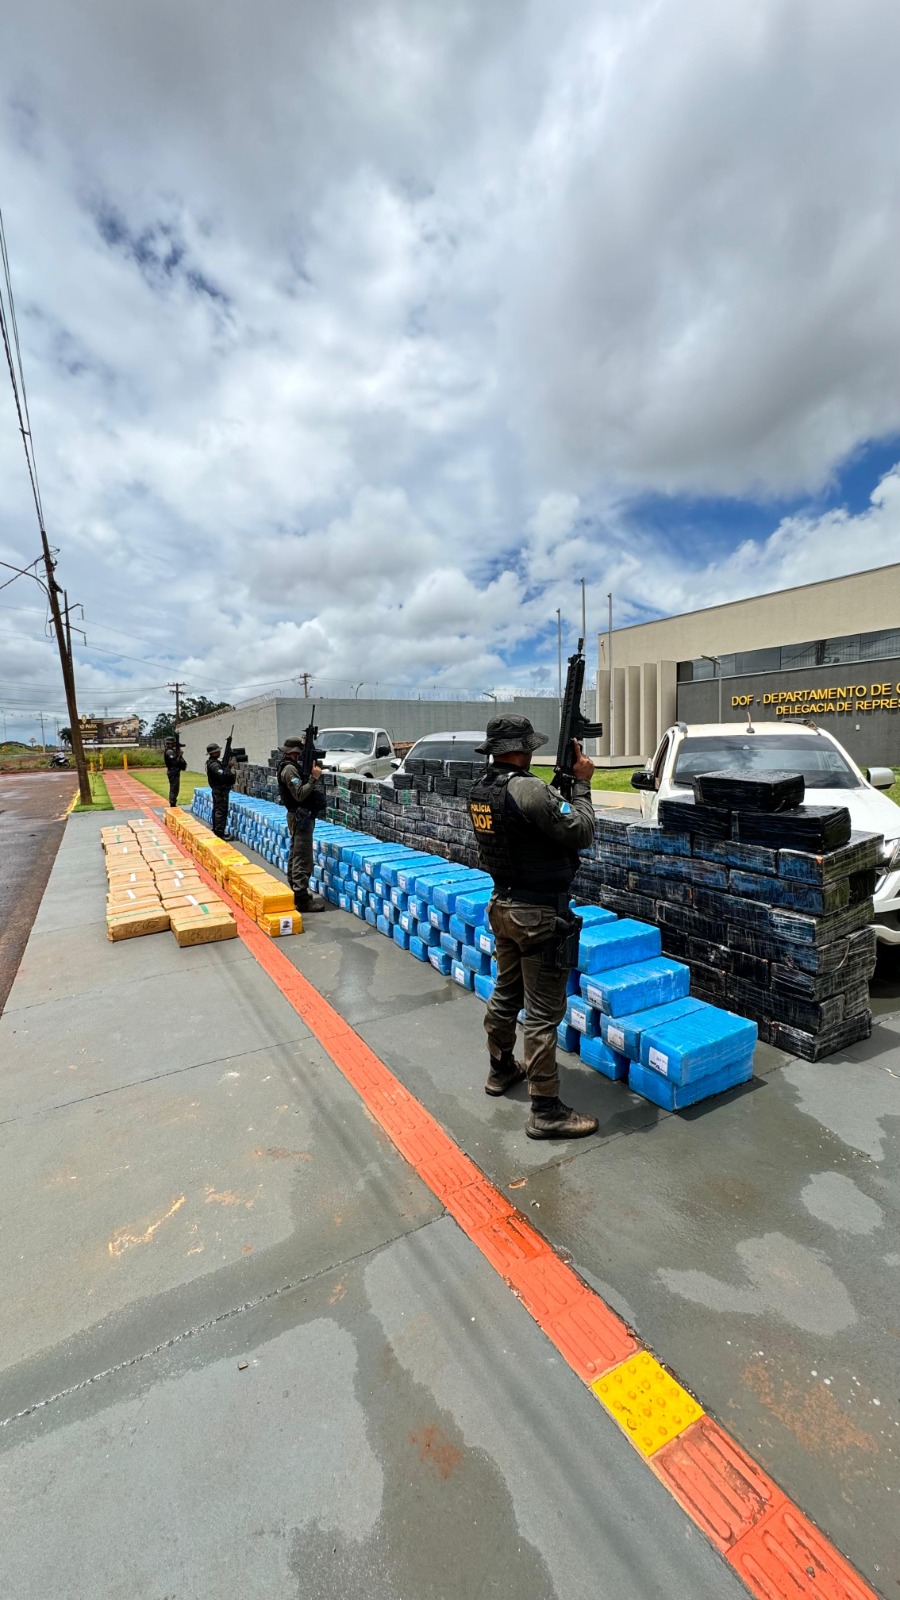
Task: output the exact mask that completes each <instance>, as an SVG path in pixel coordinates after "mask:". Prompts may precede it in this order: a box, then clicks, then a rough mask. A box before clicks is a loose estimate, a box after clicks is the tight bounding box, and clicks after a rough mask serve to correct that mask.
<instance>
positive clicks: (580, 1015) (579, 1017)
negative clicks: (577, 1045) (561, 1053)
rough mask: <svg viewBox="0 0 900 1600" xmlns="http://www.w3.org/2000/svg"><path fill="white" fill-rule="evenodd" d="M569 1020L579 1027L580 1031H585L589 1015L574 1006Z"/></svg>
mask: <svg viewBox="0 0 900 1600" xmlns="http://www.w3.org/2000/svg"><path fill="white" fill-rule="evenodd" d="M569 1021H570V1022H571V1024H572V1027H573V1028H577V1030H578V1032H579V1033H584V1031H585V1029H586V1027H587V1016H586V1014H585V1013H584V1012H583V1011H576V1009H575V1007H574V1006H573V1007H572V1010H571V1012H570V1015H569Z"/></svg>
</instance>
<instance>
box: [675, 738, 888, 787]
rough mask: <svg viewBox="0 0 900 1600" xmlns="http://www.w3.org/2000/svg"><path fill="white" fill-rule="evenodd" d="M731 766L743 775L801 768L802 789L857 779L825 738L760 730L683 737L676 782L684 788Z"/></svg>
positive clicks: (849, 784)
mask: <svg viewBox="0 0 900 1600" xmlns="http://www.w3.org/2000/svg"><path fill="white" fill-rule="evenodd" d="M726 767H734V768H736V769H738V770H739V771H744V772H746V774H747V776H748V777H751V776H752V777H755V776H756V775H763V774H765V773H767V772H802V774H803V777H804V779H805V780H806V787H807V789H859V788H861V787H862V786H861V784H860V781H859V779H858V777H857V776H856V773H855V772H854V771H853V768H852V767H851V766H850V764H849V762H848V761H847V760H846V759H845V757H844V756H843V755H842V754H841V752H840V750H838V749H837V748H836V746H835V745H833V744H831V743H830V742H829V741H828V740H827V739H790V738H784V739H781V738H778V737H770V738H767V737H766V735H765V734H757V733H736V734H711V735H710V736H709V737H707V738H702V737H700V736H698V737H697V738H691V737H690V736H689V737H688V738H687V739H684V740H682V742H681V745H680V746H679V750H678V755H677V758H676V761H675V782H676V783H682V784H684V785H685V786H689V785H690V782H691V779H692V778H699V777H700V776H701V774H702V773H704V772H722V771H723V770H724V768H726Z"/></svg>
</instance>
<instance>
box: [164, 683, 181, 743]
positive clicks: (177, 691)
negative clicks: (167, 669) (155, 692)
mask: <svg viewBox="0 0 900 1600" xmlns="http://www.w3.org/2000/svg"><path fill="white" fill-rule="evenodd" d="M166 688H167V689H171V691H172V693H173V694H174V696H175V732H176V733H177V732H178V724H179V722H180V721H181V691H182V689H183V688H184V684H183V683H167V684H166Z"/></svg>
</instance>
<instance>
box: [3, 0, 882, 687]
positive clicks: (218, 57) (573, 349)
mask: <svg viewBox="0 0 900 1600" xmlns="http://www.w3.org/2000/svg"><path fill="white" fill-rule="evenodd" d="M898 54H900V29H898V27H897V21H896V11H895V7H894V6H893V4H892V3H891V0H858V4H857V5H856V6H855V7H853V8H852V10H848V8H847V7H846V6H845V5H844V4H842V3H840V0H816V3H815V4H812V3H811V0H790V3H789V4H785V3H784V0H757V3H756V4H755V5H754V6H752V7H749V8H748V7H728V6H725V7H723V6H722V5H721V4H718V3H716V0H687V3H686V0H652V3H651V0H629V3H628V4H627V5H626V4H624V3H623V0H606V3H605V4H604V5H602V6H600V7H598V6H597V5H596V4H595V3H593V0H592V3H588V0H575V3H573V4H572V5H571V6H570V7H569V8H567V9H566V10H565V11H564V12H563V13H560V10H559V7H558V6H557V7H555V6H552V5H551V4H550V0H498V3H497V4H494V5H491V6H489V7H484V6H478V5H476V4H475V0H455V3H454V4H452V5H449V6H443V7H435V6H434V5H433V4H431V3H429V0H404V3H403V4H400V3H399V0H349V3H348V4H347V5H345V6H342V7H341V8H340V9H339V11H334V10H333V9H330V10H329V9H327V8H326V9H325V10H323V8H322V7H321V6H320V5H316V4H313V3H312V0H305V3H300V4H291V5H288V4H287V0H275V4H274V5H273V6H272V7H270V8H269V10H268V12H267V13H266V25H265V26H264V27H263V26H260V22H259V17H258V16H257V15H256V14H255V13H253V12H251V11H250V10H248V9H247V8H245V7H240V6H237V5H226V6H225V7H224V9H223V7H221V6H217V7H213V6H212V5H211V3H210V0H199V3H198V4H196V5H194V6H192V7H189V8H187V9H185V8H184V7H181V6H175V4H174V0H153V4H151V5H150V6H149V7H144V8H142V9H138V10H134V9H132V10H130V11H129V10H127V9H126V10H124V11H123V9H122V7H121V6H120V5H117V4H115V3H114V0H96V3H95V4H93V5H92V6H91V8H90V17H89V20H86V19H85V17H84V15H82V14H81V13H80V12H78V10H77V8H76V9H74V10H73V8H72V7H71V6H69V5H64V4H63V3H62V0H37V3H36V4H35V5H33V6H31V7H29V8H27V9H26V10H25V11H23V12H22V13H21V15H20V16H19V18H18V19H17V25H16V29H15V30H14V32H13V33H12V34H11V36H10V37H9V38H8V39H7V40H6V41H5V50H4V58H3V61H2V63H0V161H2V164H3V192H4V214H5V217H6V224H7V230H8V236H9V243H10V247H11V251H12V264H13V270H14V274H15V282H16V287H17V291H18V308H19V321H20V329H21V332H22V335H23V340H24V344H25V354H26V363H27V372H28V377H29V387H30V395H31V402H32V418H33V422H34V430H35V437H36V443H37V448H38V455H39V462H40V465H41V473H42V481H43V487H44V498H45V503H46V507H47V512H48V519H49V524H50V528H51V533H52V535H53V537H55V538H58V540H59V542H60V544H61V546H62V547H63V566H62V569H61V571H62V574H63V576H64V579H65V581H66V583H67V585H68V588H69V591H70V593H71V594H72V595H73V597H75V596H77V598H79V599H83V600H84V601H85V604H86V608H87V611H88V616H89V619H92V626H91V628H90V629H89V638H90V640H91V643H93V644H100V643H102V645H103V647H104V649H107V648H109V649H111V650H114V649H116V648H121V649H122V650H124V651H125V652H126V654H128V655H130V656H134V657H140V658H142V659H141V660H140V661H126V660H122V661H120V662H119V663H116V662H115V660H114V658H113V657H112V656H110V657H106V656H102V655H99V654H97V655H93V656H84V657H83V658H82V659H83V662H84V665H82V666H81V667H80V669H79V678H80V682H81V683H82V684H83V685H84V686H85V693H86V694H88V693H101V692H103V691H104V690H105V691H106V693H107V694H108V695H109V696H110V700H111V701H113V700H115V699H116V698H117V697H118V698H119V699H121V698H122V697H127V696H128V695H132V697H133V699H134V701H135V703H136V704H139V705H140V706H141V708H142V709H148V710H153V709H156V707H157V706H158V705H160V704H162V703H165V695H164V691H161V690H159V689H156V688H151V687H150V686H151V685H155V684H157V683H160V684H164V683H165V681H166V680H167V679H168V678H169V677H175V676H178V677H192V675H195V676H193V677H192V681H193V682H194V683H195V685H196V687H197V688H198V689H203V690H205V691H207V692H215V690H216V688H217V687H218V688H220V689H221V691H222V692H227V693H230V692H233V691H234V692H237V691H238V689H239V686H240V685H242V684H249V683H255V682H258V681H260V680H267V679H276V678H286V679H289V678H290V677H291V676H295V675H296V674H297V673H298V672H300V671H302V670H309V671H313V672H315V673H316V674H318V676H319V680H320V682H321V683H325V682H326V680H333V681H334V683H335V685H337V683H338V682H339V681H343V682H347V681H348V680H357V681H358V679H360V678H364V679H366V680H367V681H374V680H375V679H378V680H379V681H380V682H409V683H412V684H418V683H420V682H423V681H425V680H427V681H428V682H429V683H430V682H434V681H441V682H443V683H445V684H453V686H457V685H459V686H465V685H471V686H473V687H477V688H478V689H479V690H481V689H483V688H486V687H489V686H490V685H489V683H488V682H487V681H486V680H487V679H491V680H492V681H494V682H497V683H501V682H502V683H506V684H508V683H509V682H511V681H512V682H515V681H519V682H521V683H523V685H525V686H526V687H527V686H529V685H530V682H531V677H532V674H533V673H534V672H541V671H545V670H546V671H549V672H550V679H551V681H555V628H554V626H553V623H554V619H555V611H556V607H557V606H559V607H560V608H561V610H562V612H563V616H564V619H565V622H566V627H567V633H571V632H574V630H575V629H576V627H577V626H578V622H579V613H580V599H579V594H578V587H577V580H578V579H579V578H580V577H581V576H582V575H584V576H585V577H586V578H587V580H588V582H589V585H590V600H589V625H590V626H591V627H593V628H595V629H596V628H598V627H600V626H602V625H603V623H604V621H605V596H606V593H607V591H608V590H609V589H612V590H613V591H614V592H615V594H616V600H617V614H618V615H619V617H620V619H621V620H626V619H627V618H628V617H629V616H630V615H637V614H643V610H644V609H645V608H651V609H653V608H655V609H659V610H677V609H682V608H683V607H684V606H691V605H693V604H695V603H696V602H697V601H698V599H701V600H705V599H708V600H709V602H710V603H711V602H712V601H713V600H714V599H716V598H724V597H732V596H733V595H734V594H736V593H743V592H752V591H753V590H754V589H762V588H771V587H775V586H778V584H781V583H785V584H786V583H791V582H796V581H803V580H804V578H810V577H813V576H825V575H827V572H828V571H831V570H835V571H844V570H849V569H850V568H851V567H852V566H854V565H855V564H856V562H857V561H861V560H863V559H865V560H867V561H868V562H870V563H871V562H872V560H878V561H880V560H890V559H892V558H897V557H898V555H900V542H898V540H900V535H898V528H897V516H896V507H895V479H894V478H891V479H886V480H884V483H883V485H882V488H881V500H880V501H879V502H878V503H873V506H872V507H871V509H870V511H869V512H867V513H865V514H864V516H863V518H862V519H860V518H856V519H854V518H852V517H848V516H847V514H845V513H841V512H840V511H838V512H828V513H826V514H825V516H824V517H823V518H820V519H815V518H812V519H811V518H809V517H803V516H795V517H793V518H792V519H790V520H789V521H787V522H783V523H782V524H781V525H780V526H779V527H777V528H776V531H775V532H774V533H773V534H772V536H771V538H770V539H768V540H761V541H757V542H755V543H752V542H751V543H749V544H747V545H745V546H741V547H740V548H738V549H733V548H732V547H731V546H732V544H733V542H734V541H733V540H731V539H730V538H729V536H728V534H727V529H726V530H724V531H723V536H722V539H721V540H720V541H719V544H718V546H717V547H716V548H714V549H713V550H712V554H711V557H710V558H709V559H708V560H706V561H704V562H703V563H701V562H700V561H699V559H698V558H697V557H696V556H695V554H694V552H693V550H692V549H691V548H681V549H679V548H676V547H673V545H672V543H671V541H667V540H666V539H665V538H664V537H663V536H662V535H661V534H660V533H659V532H658V531H656V532H654V531H652V530H651V529H650V528H649V527H648V526H644V525H643V524H642V523H641V521H640V518H639V517H636V516H635V515H634V513H633V512H632V510H631V509H630V508H631V502H632V500H633V498H634V497H635V496H641V495H646V494H647V493H648V492H650V493H654V492H655V493H660V492H661V493H664V494H677V493H679V492H685V493H689V494H691V495H703V494H706V493H715V494H717V495H721V496H726V497H727V496H742V495H748V494H751V493H752V494H755V495H758V496H761V497H763V498H766V497H780V496H784V495H785V494H786V493H796V494H803V493H806V492H807V491H809V492H818V491H820V490H821V489H822V486H823V485H825V484H826V483H827V482H828V481H829V480H830V479H831V478H832V477H833V475H834V474H835V472H836V471H837V469H838V467H839V465H840V463H841V462H842V461H843V460H844V459H846V458H847V457H848V455H849V454H850V453H851V452H853V451H854V450H856V449H858V448H859V447H860V446H861V445H863V444H865V443H866V441H868V440H871V439H873V438H878V437H885V436H888V435H890V434H891V433H894V432H897V431H898V430H900V390H898V386H897V383H896V373H897V371H898V370H900V301H898V299H897V295H896V290H895V283H894V279H895V267H894V262H895V261H896V259H897V257H898V254H900V251H898V245H900V208H898V203H897V192H898V188H897V179H898V154H897V152H898V150H900V102H898V99H897V95H896V81H897V68H898V64H900V63H898ZM4 418H5V421H4ZM775 516H776V513H773V521H774V520H775ZM29 518H30V513H29V504H28V498H27V485H26V482H25V477H24V464H23V462H22V460H21V448H20V442H19V440H18V437H17V435H16V433H15V430H14V426H13V419H12V413H11V409H10V407H9V403H8V399H7V401H6V402H2V401H0V558H2V559H5V560H14V559H15V558H16V557H19V558H20V559H28V558H29V557H30V555H31V554H33V553H34V551H33V549H32V545H33V543H34V540H33V536H32V534H31V533H29V532H28V531H27V530H28V529H29V528H30V527H33V522H32V521H30V520H29ZM863 533H864V534H865V542H864V541H863V539H862V538H861V537H860V535H861V534H863ZM873 550H877V554H876V555H875V556H874V557H873V556H872V554H871V552H872V551H873ZM812 552H815V560H814V561H812V562H811V555H812ZM0 581H2V578H0ZM39 599H40V597H39V596H38V597H37V599H36V598H35V595H34V594H31V595H28V594H26V592H25V590H24V588H23V586H22V585H17V586H16V587H15V588H13V589H12V590H7V591H5V592H4V593H3V594H2V596H0V601H3V602H5V601H9V603H10V604H13V603H15V604H16V605H25V604H35V603H37V604H39ZM101 623H102V624H105V625H107V626H110V627H112V628H119V629H121V630H123V634H121V635H116V634H113V633H110V632H105V631H101V629H100V627H99V624H101ZM40 631H41V617H40V614H37V615H30V614H28V613H26V612H21V613H18V612H10V611H6V610H0V675H2V676H0V685H3V684H7V685H9V687H8V688H5V689H2V690H0V698H2V693H5V694H6V695H7V702H8V703H9V704H12V700H13V698H15V696H14V695H13V690H12V681H13V680H14V679H15V678H16V677H17V678H18V680H19V682H20V683H21V684H22V685H27V686H28V687H27V688H26V689H23V698H24V699H28V698H29V696H30V695H31V694H32V690H33V691H34V693H41V692H44V691H46V693H47V695H51V694H55V695H57V696H58V687H57V669H56V667H55V666H54V663H53V659H52V654H51V651H50V648H49V647H48V646H47V645H46V644H42V643H40V642H39V639H35V638H32V637H27V638H26V637H23V635H29V636H30V635H35V634H37V635H40ZM10 634H11V635H13V638H10V637H8V636H9V635H10ZM150 663H153V665H151V664H150ZM33 703H36V702H33Z"/></svg>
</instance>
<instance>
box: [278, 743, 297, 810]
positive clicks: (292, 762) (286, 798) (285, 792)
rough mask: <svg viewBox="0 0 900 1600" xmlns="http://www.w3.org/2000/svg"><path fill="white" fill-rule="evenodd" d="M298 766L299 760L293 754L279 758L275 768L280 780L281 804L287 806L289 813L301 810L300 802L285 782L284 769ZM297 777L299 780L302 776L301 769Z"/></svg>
mask: <svg viewBox="0 0 900 1600" xmlns="http://www.w3.org/2000/svg"><path fill="white" fill-rule="evenodd" d="M296 766H297V758H296V756H295V755H293V754H291V755H285V754H282V755H281V756H280V757H279V761H278V766H277V767H276V768H275V772H276V776H277V778H278V793H279V795H280V796H281V804H282V805H283V806H286V807H287V809H288V811H299V809H300V801H299V800H298V799H297V798H296V796H295V795H293V794H292V793H291V790H290V789H289V787H288V785H287V783H286V782H285V779H284V769H285V767H296ZM297 776H298V778H299V776H300V769H299V768H298V769H297Z"/></svg>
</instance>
